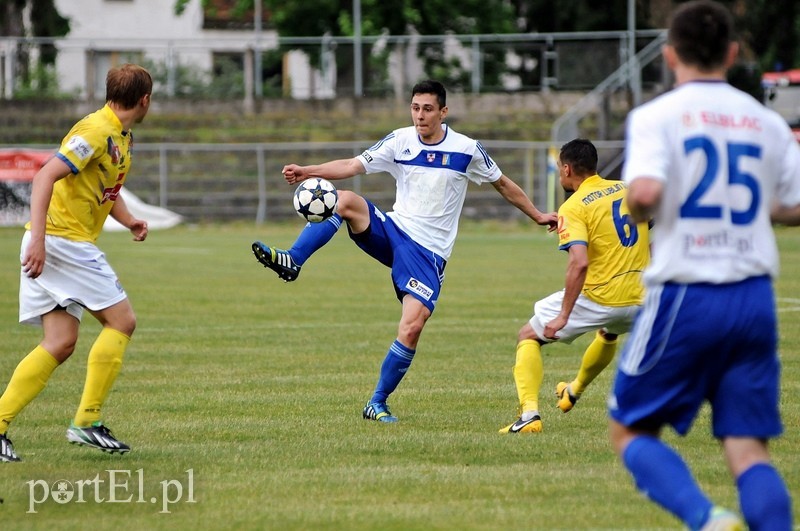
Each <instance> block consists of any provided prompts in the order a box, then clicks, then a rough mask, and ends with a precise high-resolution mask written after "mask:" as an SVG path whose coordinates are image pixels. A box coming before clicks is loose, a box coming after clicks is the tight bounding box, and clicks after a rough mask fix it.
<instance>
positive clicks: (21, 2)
mask: <svg viewBox="0 0 800 531" xmlns="http://www.w3.org/2000/svg"><path fill="white" fill-rule="evenodd" d="M26 9H30V12H31V13H35V14H36V15H35V16H31V17H30V18H31V20H30V25H29V26H28V27H26V20H25V17H24V16H23V13H24V12H25V10H26ZM0 13H2V14H3V16H2V17H0V35H7V36H9V37H27V36H31V37H63V36H64V35H66V34H67V33H69V20H68V19H66V18H64V17H62V16H61V15H60V14H59V13H58V10H57V9H56V7H55V4H54V0H0ZM31 46H33V45H31V44H25V43H20V44H19V45H18V46H17V47H16V60H15V61H14V63H15V65H16V72H15V73H14V75H15V79H17V80H18V84H19V87H18V88H21V89H26V88H27V89H30V88H33V89H34V90H33V92H34V93H48V92H52V91H54V90H57V88H58V87H57V86H56V80H55V76H54V75H53V74H52V69H53V66H54V65H55V61H56V48H55V46H53V45H52V44H41V45H39V63H38V64H35V65H32V64H30V60H29V59H30V48H31Z"/></svg>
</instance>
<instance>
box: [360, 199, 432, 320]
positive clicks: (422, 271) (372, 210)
mask: <svg viewBox="0 0 800 531" xmlns="http://www.w3.org/2000/svg"><path fill="white" fill-rule="evenodd" d="M367 207H368V208H369V227H368V228H367V230H365V231H364V232H360V233H358V234H353V232H352V231H350V227H349V226H348V232H349V233H350V239H352V240H353V241H354V242H355V243H356V245H358V246H359V247H360V248H361V249H362V250H363V251H364V252H365V253H367V254H368V255H370V256H371V257H373V258H374V259H375V260H377V261H379V262H380V263H382V264H383V265H385V266H387V267H391V268H392V282H393V283H394V290H395V293H396V294H397V299H398V300H400V301H401V302H402V300H403V297H404V296H405V295H406V294H408V295H411V296H413V297H414V298H416V299H418V300H419V301H420V302H421V303H422V304H424V305H425V307H426V308H428V310H430V311H431V313H433V309H434V307H435V306H436V301H437V300H439V293H440V291H441V289H442V282H444V267H445V265H447V261H446V260H445V259H444V258H442V257H441V256H439V255H438V254H436V253H434V252H432V251H429V250H428V249H426V248H425V247H423V246H421V245H419V244H418V243H416V242H415V241H414V240H412V239H411V238H410V237H409V236H408V234H406V233H405V232H403V231H402V230H400V228H399V227H398V226H397V225H395V223H394V221H392V219H391V218H389V217H388V216H387V215H386V214H384V213H383V212H381V210H380V209H379V208H378V207H376V206H375V205H373V204H372V203H370V202H369V201H367Z"/></svg>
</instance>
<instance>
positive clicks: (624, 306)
mask: <svg viewBox="0 0 800 531" xmlns="http://www.w3.org/2000/svg"><path fill="white" fill-rule="evenodd" d="M558 171H559V177H560V181H561V186H563V187H564V189H565V190H567V191H568V192H574V193H573V194H572V196H570V198H569V199H567V200H566V201H565V202H564V204H563V205H561V208H560V209H559V210H558V239H559V249H561V250H563V251H567V252H568V253H569V261H568V264H567V272H566V278H565V281H564V289H563V290H561V291H558V292H556V293H553V294H552V295H550V296H549V297H546V298H544V299H542V300H540V301H538V302H537V303H536V304H535V305H534V315H533V317H531V319H530V321H529V322H528V323H526V324H525V325H524V326H523V327H522V328H521V329H520V331H519V335H518V343H517V355H516V363H515V365H514V382H515V383H516V386H517V394H518V396H519V403H520V410H521V412H522V413H521V415H520V417H519V418H518V419H517V420H516V421H515V422H513V423H512V424H509V425H508V426H506V427H505V428H503V429H501V430H500V433H537V432H540V431H542V418H541V415H540V414H539V389H540V388H541V385H542V379H543V376H544V368H543V363H542V353H541V347H542V345H545V344H547V343H551V342H553V341H560V342H563V343H571V342H572V341H574V340H575V339H576V338H578V337H579V336H581V335H583V334H585V333H587V332H594V331H596V333H597V335H596V337H595V339H594V341H593V342H592V343H591V344H590V345H589V347H588V348H587V349H586V352H585V353H584V355H583V359H582V361H581V366H580V369H579V371H578V374H577V376H576V377H575V379H574V380H572V381H571V382H569V383H567V382H560V383H559V384H558V385H557V386H556V396H557V405H558V407H559V409H561V411H563V412H564V413H566V412H568V411H570V410H571V409H572V407H573V406H574V405H575V402H576V401H577V400H578V398H580V396H581V394H582V393H583V391H584V390H585V389H586V387H587V386H588V385H589V384H590V383H591V382H592V380H594V379H595V378H596V377H597V375H598V374H600V372H602V370H603V369H604V368H605V367H606V366H607V365H608V364H609V363H611V360H613V359H614V354H615V353H616V350H617V337H618V336H619V335H620V334H623V333H625V332H627V331H629V330H630V328H631V325H632V324H633V320H634V317H635V315H636V313H637V312H638V310H639V307H640V305H641V303H642V300H643V297H644V289H643V287H642V282H641V274H642V271H643V270H644V268H645V266H646V265H647V263H648V259H649V239H648V227H647V224H646V223H641V224H638V225H637V224H635V223H633V222H632V221H631V219H630V216H629V215H628V211H627V207H626V206H625V196H626V194H627V188H626V187H625V185H624V184H623V183H621V182H619V181H610V180H606V179H603V178H602V177H600V176H599V175H597V149H595V146H594V145H593V144H592V143H591V142H589V141H588V140H583V139H576V140H572V141H570V142H567V143H566V144H564V146H563V147H562V148H561V152H560V154H559V161H558Z"/></svg>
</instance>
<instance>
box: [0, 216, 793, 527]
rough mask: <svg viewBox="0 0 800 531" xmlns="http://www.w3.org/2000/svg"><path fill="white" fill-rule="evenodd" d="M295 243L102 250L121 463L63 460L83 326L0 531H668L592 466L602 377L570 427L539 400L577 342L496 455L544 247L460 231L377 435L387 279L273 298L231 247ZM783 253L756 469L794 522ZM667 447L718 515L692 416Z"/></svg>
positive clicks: (513, 237) (300, 289) (14, 250)
mask: <svg viewBox="0 0 800 531" xmlns="http://www.w3.org/2000/svg"><path fill="white" fill-rule="evenodd" d="M298 228H299V223H292V224H287V225H282V226H265V227H254V226H252V225H236V226H220V227H182V228H178V229H172V230H169V231H162V232H152V233H151V235H150V238H149V239H148V241H147V242H145V243H133V242H131V241H130V236H129V235H127V234H118V233H107V234H104V235H103V236H102V238H101V240H100V242H99V243H100V246H101V248H103V249H104V250H105V251H106V254H107V256H108V258H109V261H110V262H111V264H112V266H114V268H115V270H116V271H117V273H118V274H119V276H120V279H121V281H122V283H123V285H124V286H125V288H126V290H127V292H128V294H129V296H130V297H131V300H132V302H133V305H134V308H135V309H136V312H137V316H138V328H137V331H136V334H135V336H134V340H133V342H132V343H131V345H130V348H129V350H128V353H127V355H126V359H125V364H124V365H123V369H122V372H121V374H120V377H119V379H118V380H117V383H116V386H115V387H114V389H113V391H112V393H111V396H110V398H109V400H108V402H107V404H106V407H105V409H104V418H105V420H106V422H107V423H108V425H109V426H111V427H112V428H113V429H114V431H115V433H116V435H117V436H119V438H120V439H122V440H124V441H126V442H127V443H129V444H130V445H131V446H132V448H133V451H132V452H131V453H130V454H128V455H126V456H107V455H105V454H101V453H99V452H96V451H94V450H90V449H87V448H79V447H75V446H72V445H69V444H67V442H66V439H65V437H64V431H65V429H66V427H67V426H68V424H69V422H70V420H71V417H72V415H73V414H74V410H75V408H76V407H77V404H78V401H79V397H80V393H81V389H82V386H83V378H84V371H85V363H86V352H87V350H88V348H89V346H90V344H91V342H92V341H93V340H94V337H95V336H96V334H97V332H98V325H97V324H96V322H95V321H94V320H93V319H92V318H91V317H86V318H85V319H84V323H83V325H82V335H81V339H80V341H79V344H78V347H77V349H76V352H75V354H74V355H73V357H72V359H71V360H69V361H68V362H67V363H65V364H64V365H63V366H62V367H60V368H59V369H58V370H57V371H56V373H55V374H54V376H53V378H52V379H51V380H50V384H49V386H48V387H47V388H46V389H45V390H44V391H43V392H42V394H41V395H40V396H39V397H38V398H37V399H36V400H35V401H34V402H32V403H31V404H30V405H29V406H28V407H27V408H26V409H25V410H24V411H23V412H22V414H21V415H20V416H19V417H18V418H17V420H16V421H15V423H14V425H13V426H12V429H11V431H10V432H9V435H10V436H11V438H12V440H13V441H14V443H15V446H16V449H17V452H18V453H19V455H20V456H21V457H22V458H23V459H24V461H23V462H22V463H19V464H10V465H3V466H0V498H2V504H0V526H2V529H77V528H81V529H86V528H91V529H96V530H102V529H189V528H197V527H200V526H201V527H202V528H207V529H331V530H334V529H341V530H361V529H364V530H429V529H454V530H455V529H459V530H460V529H502V528H506V529H680V528H681V526H680V524H679V522H678V521H676V520H675V519H673V518H672V517H671V516H669V515H667V514H666V513H664V512H662V511H661V510H660V509H659V508H657V507H656V506H655V505H653V504H651V503H650V502H648V501H646V500H645V499H643V498H641V497H640V496H639V495H638V494H637V493H636V491H635V490H634V488H633V486H632V483H631V481H630V479H629V477H628V475H627V473H626V472H625V471H624V470H623V468H622V467H621V466H620V465H619V464H618V463H617V461H616V458H615V457H614V456H613V454H612V452H611V450H610V448H609V445H608V442H607V433H606V414H605V407H604V403H605V396H606V393H607V391H608V388H609V385H610V382H611V376H612V371H606V373H604V374H602V375H601V376H600V377H599V378H598V380H597V381H596V382H595V383H594V384H593V386H592V387H590V388H589V390H588V391H587V392H586V394H584V396H583V398H582V400H581V401H580V403H579V404H578V405H577V407H576V408H575V409H574V410H573V411H572V412H571V413H569V414H568V415H564V414H562V413H560V412H559V411H558V410H557V409H556V408H555V400H554V399H553V398H552V392H553V388H554V387H555V384H556V383H557V382H558V381H559V380H563V379H568V378H571V377H572V375H573V374H574V372H575V371H576V370H577V367H578V364H579V359H580V354H581V353H582V352H583V349H584V348H585V346H586V345H587V344H588V341H589V339H590V338H588V337H586V338H581V340H579V341H577V342H576V343H574V344H573V345H571V346H566V345H551V346H548V347H547V348H545V349H544V363H545V381H544V386H543V391H542V395H543V396H542V398H543V400H542V404H543V405H544V406H545V407H544V409H543V420H544V429H545V431H544V432H543V433H541V434H538V435H534V436H501V435H498V434H497V430H498V429H499V428H500V427H502V426H503V425H505V424H506V423H508V422H510V421H512V420H513V419H514V417H515V411H516V392H515V390H514V383H513V379H512V376H511V365H512V364H513V358H514V344H515V339H516V333H517V330H518V329H519V327H520V326H521V325H522V324H523V323H524V322H525V320H526V319H527V318H528V317H529V314H530V312H531V304H532V302H533V301H534V300H536V299H538V298H540V297H542V296H544V295H546V294H549V293H550V292H552V291H554V290H556V289H559V288H560V287H561V285H562V283H563V268H564V265H565V261H566V258H565V255H564V253H559V252H558V251H557V250H556V240H555V239H554V238H553V237H552V236H547V235H545V234H544V232H543V231H542V229H539V228H531V227H528V226H525V227H522V226H517V225H499V224H480V225H479V224H468V225H465V226H464V227H463V228H462V233H461V235H460V237H459V242H458V244H457V245H456V251H455V254H454V255H453V257H452V259H451V261H450V264H449V265H448V268H447V279H446V282H445V287H444V291H443V296H442V298H441V299H440V302H439V306H438V308H437V310H436V313H435V315H434V316H433V318H432V319H431V320H430V321H429V323H428V326H427V327H426V329H425V332H424V333H423V336H422V340H421V342H420V345H419V348H418V354H417V356H416V359H415V361H414V365H413V367H412V369H411V371H410V372H409V374H408V376H407V377H406V378H405V380H404V381H403V383H402V384H401V386H400V388H399V389H398V391H397V392H396V393H395V394H394V395H393V397H392V400H391V401H390V404H391V406H392V411H393V412H394V413H395V414H397V415H398V416H399V417H400V419H401V422H399V423H398V424H395V425H381V424H378V423H374V422H366V421H364V420H362V419H361V407H362V406H363V404H364V402H365V400H366V399H367V398H369V396H370V395H371V392H372V389H373V387H374V385H375V381H376V378H377V373H378V368H379V366H380V363H381V361H382V359H383V357H384V354H385V352H386V349H387V347H388V346H389V344H390V343H391V341H392V340H393V339H394V337H395V333H396V329H395V328H396V322H397V320H398V318H399V311H400V306H399V304H398V303H397V302H396V300H395V299H394V296H393V291H392V288H391V285H390V283H389V275H388V270H386V269H385V268H383V267H382V266H380V265H379V264H377V263H376V262H373V261H372V260H371V259H370V258H368V257H367V256H366V255H364V254H363V253H361V252H360V251H359V250H358V249H356V248H355V247H354V246H353V245H352V243H351V242H350V241H349V240H348V238H347V237H346V234H344V231H342V233H341V234H338V235H337V236H336V238H334V240H333V241H332V242H331V243H330V244H329V245H328V246H327V247H326V248H325V249H324V250H323V251H321V252H320V253H319V254H317V255H315V256H314V257H313V258H312V259H311V260H310V261H309V262H308V264H307V266H306V267H305V268H304V269H303V274H302V275H301V277H300V279H299V280H298V281H297V282H295V283H293V284H284V283H282V282H280V281H278V280H277V278H276V277H275V276H274V275H273V274H272V273H271V272H269V271H267V270H264V269H263V268H262V267H261V266H260V265H258V264H257V263H256V262H255V260H254V259H253V257H252V255H251V253H250V243H251V241H252V240H253V239H262V240H264V241H267V242H274V243H276V244H280V245H285V244H289V243H290V242H291V241H292V239H293V237H294V235H295V234H296V232H297V230H298ZM20 236H21V230H20V229H0V251H1V252H0V296H1V298H0V300H2V302H3V304H2V305H0V330H2V336H1V337H2V344H0V389H2V388H3V387H4V386H5V383H6V382H7V381H8V378H9V377H10V375H11V373H12V371H13V370H14V367H15V366H16V364H17V363H18V362H19V360H20V359H21V357H22V356H23V355H25V354H26V353H27V352H28V351H30V350H31V349H32V348H33V346H34V345H35V344H36V343H37V342H38V341H39V334H40V331H39V329H37V328H30V327H23V326H20V325H18V324H17V289H18V265H19V262H18V250H19V239H20ZM780 246H781V249H782V252H783V256H782V263H783V276H782V278H781V280H780V281H779V282H778V285H777V290H778V296H779V297H780V303H779V308H780V310H781V313H780V317H781V320H782V322H781V333H782V347H781V356H782V360H783V364H784V374H783V389H782V402H783V413H784V421H785V424H786V433H785V435H784V437H783V438H781V439H779V440H777V441H776V442H775V443H774V444H773V445H772V449H773V452H774V455H775V461H776V463H777V464H778V466H779V467H780V469H781V471H782V472H783V473H784V476H785V477H786V480H787V482H788V485H789V488H790V490H791V491H792V492H793V494H794V495H795V498H796V499H795V505H796V506H795V519H796V520H797V521H798V522H800V517H798V516H799V515H800V512H798V511H800V509H798V507H800V499H798V497H797V495H798V493H799V492H800V452H798V447H800V446H799V445H798V435H799V433H800V323H799V322H798V315H799V314H798V312H800V295H798V293H800V231H798V230H794V231H792V230H781V231H780ZM742 421H743V422H746V421H747V419H742ZM667 439H668V440H669V441H671V442H674V443H676V444H677V445H678V446H679V448H680V449H681V451H682V452H683V453H684V455H686V456H687V459H688V460H689V462H690V464H691V466H692V467H693V469H694V471H695V472H696V475H697V476H698V478H699V480H700V482H701V483H702V485H703V486H704V487H705V488H706V489H707V490H708V492H709V493H710V494H711V495H712V496H713V497H714V498H715V500H717V501H718V503H721V504H724V505H727V506H731V507H736V506H737V502H736V493H735V490H734V488H733V486H732V484H731V481H730V478H729V476H728V474H727V471H726V470H725V467H724V465H723V462H722V458H721V455H720V452H719V449H718V447H717V444H716V443H715V442H714V441H713V440H711V439H710V437H709V428H708V418H707V411H706V412H704V414H703V415H701V417H700V418H699V419H698V421H697V423H696V425H695V429H694V430H693V432H692V433H691V434H690V435H689V436H688V437H686V438H684V439H679V438H677V437H675V436H674V435H673V434H671V433H670V434H668V435H667ZM110 471H111V472H110ZM59 482H60V483H61V484H62V485H63V486H64V487H65V489H63V490H62V491H61V492H60V493H59V487H58V485H59ZM69 493H71V494H72V495H73V498H72V499H71V500H70V501H69V502H66V503H59V502H58V501H56V499H57V498H58V497H59V494H64V495H66V494H69ZM79 495H82V496H79ZM80 497H82V500H81V499H79V498H80Z"/></svg>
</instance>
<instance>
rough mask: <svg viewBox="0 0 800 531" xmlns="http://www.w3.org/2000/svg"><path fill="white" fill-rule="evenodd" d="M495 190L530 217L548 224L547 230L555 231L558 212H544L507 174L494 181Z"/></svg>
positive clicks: (538, 222)
mask: <svg viewBox="0 0 800 531" xmlns="http://www.w3.org/2000/svg"><path fill="white" fill-rule="evenodd" d="M492 186H494V188H495V190H497V191H498V192H499V193H500V195H502V196H503V198H504V199H505V200H506V201H508V202H509V203H511V204H512V205H514V206H515V207H517V208H518V209H520V210H521V211H522V212H524V213H525V215H527V216H528V217H529V218H531V219H532V220H533V221H535V222H536V223H537V224H539V225H547V228H548V229H547V230H549V231H554V230H555V229H556V226H557V225H558V214H556V213H555V212H549V213H544V212H541V211H540V210H539V209H538V208H536V206H535V205H534V204H533V202H532V201H531V200H530V198H529V197H528V195H527V194H526V193H525V191H524V190H522V188H520V187H519V185H518V184H517V183H515V182H514V181H512V180H511V179H509V178H508V177H507V176H505V175H501V176H500V178H499V179H498V180H496V181H495V182H493V183H492Z"/></svg>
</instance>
